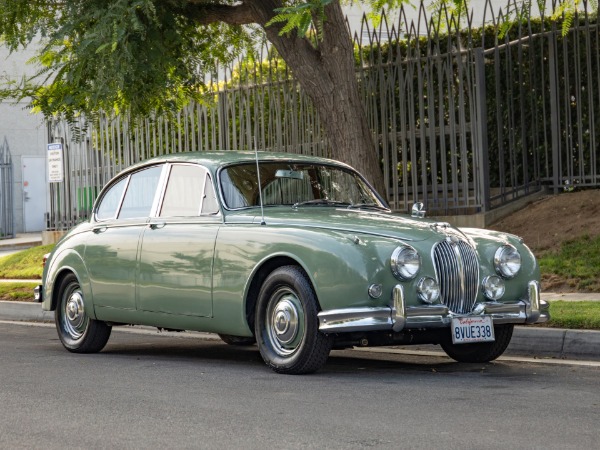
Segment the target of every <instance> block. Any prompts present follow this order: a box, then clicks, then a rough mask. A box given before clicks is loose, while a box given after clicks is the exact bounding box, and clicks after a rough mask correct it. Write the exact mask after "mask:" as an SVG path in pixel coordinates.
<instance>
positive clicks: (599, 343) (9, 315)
mask: <svg viewBox="0 0 600 450" xmlns="http://www.w3.org/2000/svg"><path fill="white" fill-rule="evenodd" d="M0 320H7V321H23V322H54V312H51V311H42V306H41V305H40V304H39V303H29V302H10V301H0ZM211 336H216V335H211ZM424 347H426V349H427V350H428V351H431V350H435V349H439V347H437V346H419V348H424ZM402 348H405V349H413V348H414V347H410V346H405V347H402ZM505 354H506V355H513V356H528V357H536V358H557V359H573V360H591V361H600V331H588V330H566V329H561V328H541V327H532V326H529V327H526V326H517V327H515V331H514V334H513V338H512V340H511V343H510V345H509V347H508V349H507V350H506V353H505Z"/></svg>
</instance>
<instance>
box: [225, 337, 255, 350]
mask: <svg viewBox="0 0 600 450" xmlns="http://www.w3.org/2000/svg"><path fill="white" fill-rule="evenodd" d="M219 337H220V338H221V340H222V341H223V342H225V343H226V344H229V345H237V346H240V347H242V346H248V345H254V344H256V339H254V336H252V337H246V336H233V335H231V334H219Z"/></svg>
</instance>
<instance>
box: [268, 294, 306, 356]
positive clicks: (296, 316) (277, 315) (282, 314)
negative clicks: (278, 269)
mask: <svg viewBox="0 0 600 450" xmlns="http://www.w3.org/2000/svg"><path fill="white" fill-rule="evenodd" d="M267 335H268V338H269V341H270V342H271V345H272V347H273V349H274V350H275V352H276V353H277V354H278V355H279V356H288V355H290V354H292V353H293V352H294V351H295V350H296V349H297V348H298V345H299V344H300V342H301V341H302V337H303V335H304V312H303V309H302V304H301V303H300V300H298V297H297V296H296V295H295V294H294V292H292V291H291V290H290V289H288V288H281V289H279V290H278V291H276V292H275V294H274V295H273V296H272V297H271V302H270V303H269V307H268V310H267Z"/></svg>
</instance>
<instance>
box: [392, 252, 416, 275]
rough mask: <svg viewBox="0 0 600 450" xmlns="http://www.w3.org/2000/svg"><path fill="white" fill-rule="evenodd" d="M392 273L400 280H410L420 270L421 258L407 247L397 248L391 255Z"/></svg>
mask: <svg viewBox="0 0 600 450" xmlns="http://www.w3.org/2000/svg"><path fill="white" fill-rule="evenodd" d="M391 265H392V273H393V274H394V276H395V277H396V278H398V279H400V280H412V279H413V278H414V277H416V276H417V273H419V269H420V268H421V257H420V256H419V254H418V253H417V251H416V250H415V249H414V248H412V247H409V246H408V245H406V246H402V247H397V248H396V250H394V253H392V259H391Z"/></svg>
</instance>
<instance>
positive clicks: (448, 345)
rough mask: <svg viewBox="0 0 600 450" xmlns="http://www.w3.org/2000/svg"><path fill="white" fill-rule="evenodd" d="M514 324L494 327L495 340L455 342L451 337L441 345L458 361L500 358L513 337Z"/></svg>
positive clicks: (478, 361)
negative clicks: (469, 342)
mask: <svg viewBox="0 0 600 450" xmlns="http://www.w3.org/2000/svg"><path fill="white" fill-rule="evenodd" d="M513 328H514V325H512V324H509V325H496V326H495V327H494V335H495V337H496V340H495V341H494V342H481V343H479V344H453V343H452V340H451V338H450V339H449V340H447V341H444V342H442V343H441V344H440V345H441V346H442V348H443V349H444V351H445V352H446V354H447V355H448V356H449V357H450V358H452V359H454V360H456V361H458V362H466V363H484V362H490V361H493V360H494V359H496V358H498V357H499V356H500V355H502V353H504V351H505V350H506V347H508V344H509V343H510V339H511V338H512V334H513Z"/></svg>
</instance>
